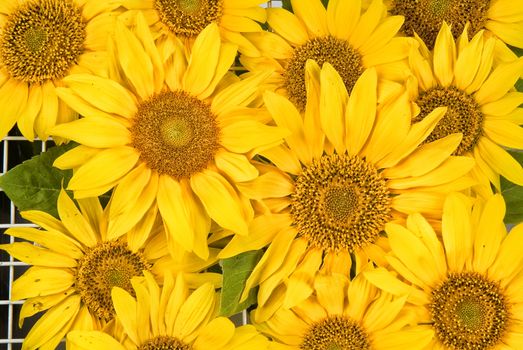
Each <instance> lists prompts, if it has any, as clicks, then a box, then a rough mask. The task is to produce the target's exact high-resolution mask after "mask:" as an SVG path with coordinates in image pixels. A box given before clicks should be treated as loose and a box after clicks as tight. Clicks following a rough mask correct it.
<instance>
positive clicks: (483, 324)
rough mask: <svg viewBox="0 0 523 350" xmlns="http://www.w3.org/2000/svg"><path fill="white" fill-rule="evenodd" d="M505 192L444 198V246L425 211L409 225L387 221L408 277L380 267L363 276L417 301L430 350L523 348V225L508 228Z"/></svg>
mask: <svg viewBox="0 0 523 350" xmlns="http://www.w3.org/2000/svg"><path fill="white" fill-rule="evenodd" d="M504 215H505V203H504V202H503V198H502V197H501V195H499V194H498V195H494V196H492V197H490V198H489V199H488V201H486V202H483V201H482V202H477V203H475V205H474V206H473V207H472V208H471V200H470V198H467V197H465V196H463V195H460V194H452V195H450V196H449V197H448V199H447V200H446V201H445V206H444V208H443V219H442V225H443V226H442V237H443V244H442V243H441V242H440V241H439V240H438V235H437V234H436V233H435V232H434V229H433V228H432V227H431V226H430V225H429V224H428V223H427V221H426V220H425V219H424V218H423V217H422V216H421V215H419V214H413V215H411V216H409V218H408V220H407V226H406V228H405V227H403V226H401V225H396V224H389V225H387V226H386V228H385V230H386V231H387V234H388V236H389V241H390V245H391V249H392V253H393V254H392V255H390V256H388V257H387V261H388V262H389V263H390V266H392V267H393V268H394V269H396V271H397V272H398V273H399V275H400V276H401V277H403V278H404V281H407V283H409V284H407V283H405V282H403V281H400V280H399V279H397V277H395V275H393V274H392V273H391V272H389V271H387V270H385V269H383V268H380V269H378V270H375V271H366V272H365V273H364V274H365V276H366V278H367V279H369V280H370V281H371V282H372V283H373V284H375V285H377V286H378V287H379V288H382V289H383V290H385V291H387V292H389V293H392V294H396V295H402V294H404V293H410V294H409V295H410V296H409V301H410V302H411V303H413V304H415V305H418V306H419V310H418V312H417V314H418V318H417V322H418V323H422V324H431V325H432V328H433V329H434V331H435V337H434V339H433V340H432V342H431V343H430V345H429V346H427V348H426V349H477V350H484V349H496V350H497V349H521V348H523V328H522V324H523V316H522V314H521V310H522V309H523V295H522V293H521V288H522V286H523V272H522V269H523V255H522V254H521V250H522V249H523V225H521V224H520V225H518V226H516V227H514V228H513V229H512V230H511V232H510V234H508V235H507V230H506V228H505V225H504V224H503V217H504Z"/></svg>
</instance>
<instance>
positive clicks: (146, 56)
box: [52, 16, 287, 259]
mask: <svg viewBox="0 0 523 350" xmlns="http://www.w3.org/2000/svg"><path fill="white" fill-rule="evenodd" d="M137 19H138V20H137V24H136V26H135V27H134V29H135V32H134V33H133V32H131V31H130V30H129V29H127V27H125V26H124V25H123V24H122V23H121V22H118V25H117V27H116V32H115V40H114V43H113V46H114V48H113V50H112V52H113V53H114V57H113V58H114V60H113V62H114V64H113V68H112V70H113V72H112V76H114V79H115V80H117V81H119V83H117V82H115V81H114V80H109V79H106V78H100V77H96V76H94V75H86V74H84V75H72V76H69V77H67V78H66V79H64V85H65V86H66V87H62V88H58V89H57V93H58V95H59V96H60V98H62V99H63V100H64V101H65V102H66V103H67V104H68V105H69V106H70V107H71V108H73V109H74V110H76V111H78V112H80V113H81V114H82V115H83V116H84V117H85V118H82V119H79V120H77V121H73V122H71V123H67V124H62V125H59V126H57V127H55V128H54V129H53V130H52V135H54V136H61V137H66V138H68V139H71V140H74V141H76V142H78V143H80V146H79V147H77V148H75V149H73V150H72V151H70V152H68V153H66V154H64V155H63V156H61V157H60V158H58V159H57V160H56V161H55V163H54V165H55V166H57V167H59V168H61V169H68V168H75V169H76V171H75V172H74V175H73V177H72V178H71V181H70V182H69V185H68V189H70V190H72V191H74V195H75V198H84V197H87V196H96V195H100V194H102V193H104V192H106V191H108V190H110V189H112V188H115V189H114V192H115V196H114V198H113V202H112V207H111V208H112V209H111V210H112V212H111V213H110V217H111V218H112V219H114V220H115V223H114V225H113V226H111V227H109V235H110V237H118V236H119V235H120V234H122V233H123V232H125V230H126V228H127V226H128V225H131V224H133V223H134V222H136V220H139V219H140V218H141V217H142V216H143V215H145V213H146V212H147V211H148V210H149V209H151V208H153V207H155V206H156V204H157V206H158V210H159V211H160V214H161V216H162V218H163V221H164V223H165V225H166V229H167V232H168V236H169V240H168V241H169V242H175V241H176V242H179V243H180V244H181V245H182V246H183V247H184V248H185V249H186V250H187V251H193V252H195V253H196V254H197V255H198V256H200V257H202V258H203V259H207V257H208V255H209V248H208V245H207V236H208V233H209V231H210V228H211V219H212V220H214V221H215V222H216V223H217V224H218V225H220V226H221V227H223V228H226V229H229V230H231V231H232V232H234V233H237V234H242V235H246V234H247V226H248V222H249V221H250V220H251V219H252V216H253V209H252V207H251V204H250V203H249V201H248V200H247V199H245V198H244V197H243V196H241V195H240V194H239V193H238V191H237V189H236V188H235V187H236V184H237V183H241V182H245V181H249V180H253V179H255V178H256V177H257V176H258V170H257V169H256V168H255V167H254V166H253V165H252V164H251V162H250V158H249V152H251V151H252V150H254V149H258V148H264V147H268V146H272V145H274V144H277V143H281V142H282V136H284V135H285V134H286V133H287V131H286V130H283V129H281V128H277V127H271V126H267V125H265V124H264V123H263V122H261V121H260V120H262V119H263V118H264V116H260V115H259V113H258V112H259V111H258V110H257V109H254V108H247V105H248V104H249V103H251V102H252V101H253V100H254V99H255V98H256V97H257V96H258V88H259V84H260V83H261V82H262V81H263V80H264V79H265V78H266V77H267V75H268V74H267V73H262V74H257V75H255V76H252V77H250V78H249V79H245V80H241V81H239V80H238V78H236V77H235V76H234V75H232V74H231V75H229V74H228V73H227V72H228V69H229V68H230V66H231V64H232V63H233V61H234V57H235V55H236V46H234V45H233V44H228V43H222V42H221V40H220V34H219V31H218V26H217V25H216V24H210V25H209V26H208V27H207V28H206V29H205V30H203V31H202V33H200V35H199V36H198V38H197V39H196V41H195V43H194V47H193V49H192V54H191V55H190V57H187V58H186V57H185V54H184V50H183V45H182V44H181V43H180V45H178V46H175V47H173V46H169V47H163V48H162V50H159V49H158V48H157V47H156V46H155V44H154V41H153V39H152V35H151V32H150V31H149V28H148V26H147V24H146V23H145V19H144V18H143V17H142V16H138V17H137ZM169 50H171V51H169ZM165 51H168V52H170V54H169V55H167V56H166V57H162V56H161V55H160V52H161V53H162V54H163V53H164V52H165ZM163 62H165V66H164V65H163ZM264 121H266V120H264Z"/></svg>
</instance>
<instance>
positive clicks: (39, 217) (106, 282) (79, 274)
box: [0, 190, 169, 350]
mask: <svg viewBox="0 0 523 350" xmlns="http://www.w3.org/2000/svg"><path fill="white" fill-rule="evenodd" d="M78 204H79V206H80V209H78V208H77V207H76V206H75V204H74V203H73V201H72V200H71V199H70V198H69V196H68V195H67V194H66V193H65V191H63V190H62V191H61V192H60V195H59V197H58V214H59V216H60V220H57V219H55V218H54V217H52V216H51V215H49V214H47V213H45V212H41V211H25V212H22V213H21V215H22V217H23V218H25V219H27V220H29V221H31V222H34V223H35V224H37V225H39V226H41V227H42V230H40V229H36V228H29V227H19V228H11V229H9V230H7V231H6V234H8V235H11V236H13V237H17V238H20V239H23V240H27V241H30V242H34V243H36V244H37V245H33V244H31V243H28V242H15V243H12V244H4V245H0V249H3V250H5V251H7V252H8V253H9V254H11V255H12V256H13V257H14V258H16V259H18V260H21V261H23V262H25V263H28V264H30V265H32V267H30V268H29V269H28V270H27V271H26V272H25V273H24V274H23V275H22V276H21V277H20V278H18V279H17V280H16V281H15V282H14V283H13V288H12V290H11V298H12V299H13V300H21V299H27V300H26V301H25V302H24V304H23V306H22V309H21V311H20V325H21V324H22V323H23V320H24V319H25V318H26V317H30V316H32V315H34V314H36V313H38V312H44V314H43V315H42V317H41V318H40V319H39V320H38V321H37V322H36V324H35V325H34V326H33V327H32V329H31V331H30V332H29V334H27V337H26V338H25V340H24V343H23V346H22V348H23V349H27V350H29V349H37V348H49V349H52V348H54V347H55V346H57V345H58V343H59V342H60V340H61V339H62V338H63V337H64V335H65V334H66V333H67V332H68V331H69V330H71V329H93V328H94V329H100V328H101V327H103V326H104V325H105V324H107V322H109V321H111V320H112V319H113V318H114V308H113V304H112V302H111V288H112V287H114V286H119V287H121V288H124V289H126V290H128V291H130V292H131V291H132V288H131V278H132V277H134V276H141V275H142V273H143V271H150V272H151V273H152V274H153V275H155V276H157V277H160V276H162V275H163V270H162V269H161V268H160V267H161V265H162V264H164V263H165V261H166V259H168V258H169V253H168V251H167V249H166V248H165V245H166V244H165V237H164V232H163V231H161V230H159V229H157V228H155V227H161V225H156V226H154V225H153V223H154V222H155V221H156V217H155V216H156V214H155V215H154V216H152V215H148V216H147V217H145V218H144V219H143V220H142V221H141V222H140V223H139V225H137V226H136V227H134V228H132V229H131V230H130V231H129V232H128V233H127V234H126V235H124V236H122V237H120V238H119V239H118V240H108V239H107V224H108V218H107V211H104V210H103V209H102V207H101V205H100V203H99V201H98V199H95V198H87V199H79V200H78ZM109 222H110V221H109ZM151 231H152V232H151ZM143 237H148V239H146V240H144V239H143Z"/></svg>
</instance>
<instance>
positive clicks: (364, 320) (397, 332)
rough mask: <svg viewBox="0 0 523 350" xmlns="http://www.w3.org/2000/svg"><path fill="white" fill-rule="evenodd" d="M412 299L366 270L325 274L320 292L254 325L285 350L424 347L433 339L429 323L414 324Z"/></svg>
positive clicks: (413, 349)
mask: <svg viewBox="0 0 523 350" xmlns="http://www.w3.org/2000/svg"><path fill="white" fill-rule="evenodd" d="M405 301H406V297H398V298H393V297H392V295H390V294H388V293H384V292H380V291H379V290H378V289H377V288H376V287H374V286H373V285H371V284H370V283H368V282H367V281H366V280H365V279H364V277H363V275H362V274H361V273H360V274H359V275H358V276H356V278H355V279H354V280H352V281H349V279H348V278H347V277H346V276H344V275H341V274H332V275H319V276H317V277H316V279H315V281H314V292H313V295H311V296H310V297H309V298H308V299H306V300H304V301H303V302H301V303H300V304H298V305H296V306H294V307H292V308H291V309H286V308H281V309H278V310H277V311H276V313H275V314H274V316H272V317H271V318H270V319H268V320H267V321H265V322H263V323H256V322H255V323H254V324H255V326H256V327H257V328H258V329H259V330H260V331H261V332H263V333H265V334H267V335H269V336H270V337H271V338H273V343H274V346H273V347H272V349H281V350H284V349H286V350H327V349H329V350H330V349H343V350H370V349H373V350H393V349H394V350H397V349H402V348H403V349H409V350H421V349H424V348H425V346H426V345H427V344H428V343H429V342H430V341H431V339H432V337H433V331H432V330H431V329H430V327H429V326H413V327H410V326H409V322H410V321H411V320H412V319H413V316H414V315H412V314H409V313H408V312H406V310H405V308H404V305H405Z"/></svg>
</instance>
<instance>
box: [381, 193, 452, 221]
mask: <svg viewBox="0 0 523 350" xmlns="http://www.w3.org/2000/svg"><path fill="white" fill-rule="evenodd" d="M444 199H445V195H444V194H442V193H432V192H422V191H420V190H415V191H412V192H406V191H405V192H403V193H401V194H399V195H397V196H395V197H392V205H391V206H392V208H394V209H396V210H397V211H399V212H402V213H405V214H414V213H418V212H419V213H425V214H427V215H431V216H436V217H437V216H439V215H441V209H442V207H443V200H444Z"/></svg>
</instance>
